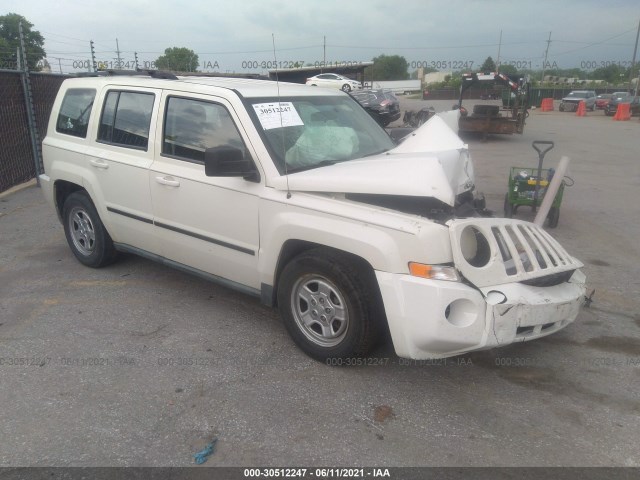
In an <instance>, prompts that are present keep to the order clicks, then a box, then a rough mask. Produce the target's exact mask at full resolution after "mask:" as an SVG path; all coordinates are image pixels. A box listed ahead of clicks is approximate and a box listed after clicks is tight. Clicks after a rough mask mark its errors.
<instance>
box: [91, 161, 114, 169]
mask: <svg viewBox="0 0 640 480" xmlns="http://www.w3.org/2000/svg"><path fill="white" fill-rule="evenodd" d="M89 163H91V166H93V167H96V168H104V169H105V170H106V169H107V168H109V164H108V163H107V162H105V161H103V160H96V159H93V158H92V159H91V160H89Z"/></svg>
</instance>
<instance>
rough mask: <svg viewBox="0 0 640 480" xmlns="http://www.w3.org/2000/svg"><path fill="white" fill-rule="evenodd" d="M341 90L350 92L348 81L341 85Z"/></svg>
mask: <svg viewBox="0 0 640 480" xmlns="http://www.w3.org/2000/svg"><path fill="white" fill-rule="evenodd" d="M342 91H343V92H350V91H351V85H349V84H348V83H345V84H344V85H342Z"/></svg>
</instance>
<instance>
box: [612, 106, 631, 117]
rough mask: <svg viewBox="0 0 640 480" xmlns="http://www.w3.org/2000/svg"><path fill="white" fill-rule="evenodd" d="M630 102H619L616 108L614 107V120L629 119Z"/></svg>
mask: <svg viewBox="0 0 640 480" xmlns="http://www.w3.org/2000/svg"><path fill="white" fill-rule="evenodd" d="M630 106H631V104H630V103H619V104H618V108H617V109H616V114H615V115H614V116H613V119H614V120H623V121H624V120H630V119H631V111H630V110H629V107H630Z"/></svg>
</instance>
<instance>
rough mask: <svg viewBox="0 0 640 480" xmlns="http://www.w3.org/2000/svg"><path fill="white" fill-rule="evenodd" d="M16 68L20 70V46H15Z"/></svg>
mask: <svg viewBox="0 0 640 480" xmlns="http://www.w3.org/2000/svg"><path fill="white" fill-rule="evenodd" d="M16 70H22V65H21V64H20V47H16Z"/></svg>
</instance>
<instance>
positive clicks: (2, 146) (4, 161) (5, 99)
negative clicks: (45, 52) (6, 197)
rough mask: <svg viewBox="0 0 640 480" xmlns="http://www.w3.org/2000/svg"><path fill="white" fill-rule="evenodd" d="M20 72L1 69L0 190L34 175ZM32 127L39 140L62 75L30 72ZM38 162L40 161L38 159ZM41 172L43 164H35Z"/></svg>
mask: <svg viewBox="0 0 640 480" xmlns="http://www.w3.org/2000/svg"><path fill="white" fill-rule="evenodd" d="M23 75H24V74H23V73H22V72H20V71H10V70H3V71H0V192H3V191H5V190H7V189H9V188H11V187H13V186H15V185H18V184H20V183H23V182H26V181H27V180H30V179H32V178H34V177H35V176H36V174H37V173H38V172H36V160H35V159H36V158H37V156H36V155H35V153H34V151H33V147H32V142H31V136H30V133H31V132H30V131H29V121H28V117H27V108H28V106H29V103H28V99H27V98H26V96H25V92H24V87H23V78H22V77H23ZM29 75H30V77H31V89H32V96H33V107H34V110H35V117H36V118H35V128H37V129H38V133H39V135H38V138H40V140H42V139H43V138H44V137H45V135H46V133H47V123H48V122H49V114H50V113H51V107H52V106H53V101H54V100H55V97H56V94H57V93H58V89H59V88H60V84H61V83H62V81H63V80H64V79H65V78H67V77H66V76H64V75H53V74H41V73H30V74H29ZM38 163H39V160H38ZM38 170H39V172H42V165H41V164H39V165H38Z"/></svg>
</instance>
